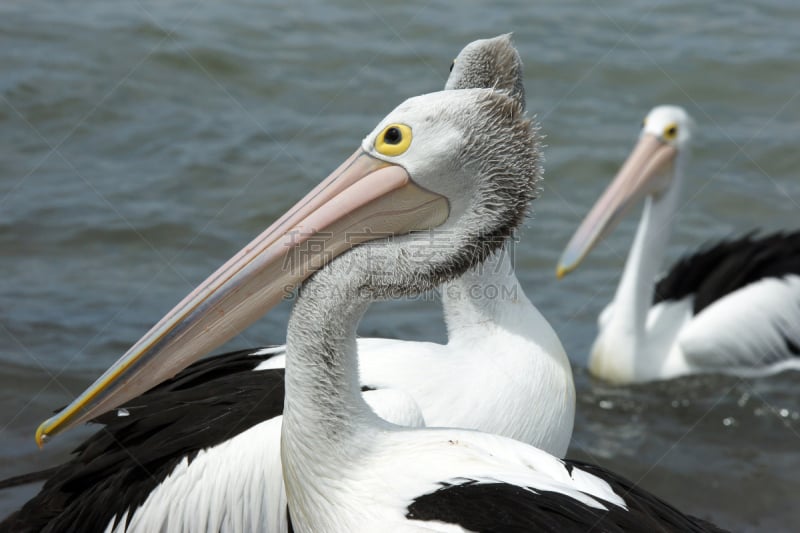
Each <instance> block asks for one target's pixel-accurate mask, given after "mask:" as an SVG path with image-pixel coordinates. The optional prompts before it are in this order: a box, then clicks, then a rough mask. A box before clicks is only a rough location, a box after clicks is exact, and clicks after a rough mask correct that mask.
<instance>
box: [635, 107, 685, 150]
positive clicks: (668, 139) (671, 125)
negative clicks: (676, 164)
mask: <svg viewBox="0 0 800 533" xmlns="http://www.w3.org/2000/svg"><path fill="white" fill-rule="evenodd" d="M694 126H695V124H694V120H693V119H692V117H690V116H689V113H687V112H686V110H685V109H684V108H682V107H679V106H674V105H660V106H657V107H654V108H653V109H651V110H650V112H649V113H648V114H647V116H646V117H645V118H644V121H643V122H642V135H645V134H650V135H652V136H654V137H656V138H657V139H659V140H660V141H661V142H663V143H666V144H669V145H672V146H674V147H675V148H676V149H677V150H679V151H683V150H686V149H688V148H689V143H690V141H691V140H692V133H693V132H694Z"/></svg>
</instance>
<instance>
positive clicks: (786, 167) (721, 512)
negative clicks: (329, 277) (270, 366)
mask: <svg viewBox="0 0 800 533" xmlns="http://www.w3.org/2000/svg"><path fill="white" fill-rule="evenodd" d="M799 23H800V5H798V4H797V3H796V2H791V1H789V0H781V1H778V0H776V1H767V0H761V1H758V2H747V3H745V2H727V3H721V2H720V3H713V4H712V3H698V2H689V1H680V0H665V1H662V2H645V1H637V2H628V1H621V0H619V1H612V2H586V3H585V2H540V3H531V2H524V1H522V0H518V1H504V2H495V3H492V4H491V5H489V3H483V2H472V1H470V2H460V3H457V4H456V3H452V4H450V3H446V2H442V1H431V2H361V1H346V2H339V3H338V5H337V6H332V5H330V3H328V2H323V1H321V0H315V1H299V2H256V1H243V0H234V1H230V2H214V1H194V2H193V1H172V0H153V1H134V2H128V3H117V2H100V1H97V0H93V1H88V0H84V1H67V2H56V1H53V0H50V1H44V0H28V1H25V2H23V1H18V0H12V1H5V2H2V3H0V274H2V275H1V276H0V363H1V364H2V372H0V477H5V476H8V475H12V474H16V473H20V472H23V471H27V470H29V469H34V468H40V467H45V466H48V465H52V464H55V463H57V462H59V461H61V460H63V459H64V458H65V457H66V456H67V452H68V451H69V450H70V449H71V448H72V447H74V446H75V445H76V443H77V442H79V440H80V439H81V438H82V437H83V436H85V435H86V434H87V432H86V430H85V429H82V430H78V431H74V432H72V433H71V434H67V435H64V436H63V437H59V438H57V439H55V440H54V441H53V442H52V443H51V444H50V445H48V447H47V449H45V450H44V451H38V450H37V449H36V447H35V444H34V442H33V432H34V429H35V427H36V425H37V424H38V423H39V422H40V421H41V420H43V419H44V418H45V417H47V416H48V414H49V413H50V412H51V411H52V410H53V409H55V408H56V407H58V406H60V405H63V404H65V403H67V402H68V401H69V400H70V399H71V398H73V397H74V396H75V395H76V394H78V393H79V392H80V391H81V390H82V389H83V388H84V387H85V386H86V385H88V384H89V383H90V382H91V381H92V380H93V379H94V378H95V377H96V376H97V375H99V373H100V372H101V371H102V370H103V369H105V368H106V367H107V366H108V365H109V364H110V363H111V362H112V361H113V360H115V359H116V358H117V357H118V356H119V355H120V354H121V353H122V352H123V351H124V350H125V349H126V348H127V347H128V346H129V345H130V344H131V343H132V342H133V341H135V340H136V339H137V338H138V337H139V336H140V335H141V334H142V333H143V332H144V331H145V330H146V329H147V328H148V327H149V326H150V325H151V324H152V323H153V322H154V321H155V320H157V319H158V318H159V317H161V316H162V315H163V313H165V312H166V311H167V310H169V308H171V307H172V306H173V305H174V304H175V303H176V302H177V301H178V300H179V299H180V298H181V297H182V296H183V295H184V294H185V293H187V292H188V291H189V290H190V289H191V288H192V287H193V286H194V285H195V284H196V283H198V282H199V281H201V280H202V279H204V278H205V277H206V275H208V274H209V273H210V272H211V271H212V270H213V269H214V268H216V267H217V266H218V265H219V264H221V263H222V262H223V261H224V260H225V259H226V258H228V257H229V256H230V255H231V254H232V253H233V252H235V251H236V250H238V249H239V248H240V247H241V246H242V245H243V244H245V243H246V242H248V241H249V239H250V238H251V237H252V236H254V235H255V234H257V233H258V232H259V231H261V229H263V228H264V227H265V226H266V225H267V224H268V223H269V222H271V221H272V220H273V219H274V218H276V217H277V216H278V215H279V214H280V213H282V212H283V210H284V209H286V208H287V207H288V206H289V205H290V204H291V203H293V202H294V201H295V200H296V199H298V198H299V197H300V195H301V194H302V193H304V192H305V191H307V190H308V189H310V188H311V186H312V185H314V184H315V183H316V182H317V181H318V180H319V179H320V178H321V177H322V176H324V175H325V174H327V172H329V171H330V170H332V169H333V168H334V167H335V165H336V164H338V163H339V162H340V161H341V160H342V159H343V158H344V157H345V156H347V155H349V154H350V153H351V152H352V150H353V149H354V148H355V147H356V146H357V143H359V142H360V140H361V138H362V137H363V135H364V134H365V133H367V132H368V131H369V130H371V129H372V127H373V126H374V124H375V123H376V122H377V121H378V120H379V119H380V118H382V116H383V115H384V114H385V113H386V112H388V111H389V110H391V109H392V108H393V107H394V106H395V105H396V104H398V103H399V102H400V101H402V100H403V99H405V98H407V97H409V96H413V95H416V94H419V93H423V92H429V91H433V90H438V89H440V88H441V87H442V86H443V84H444V81H445V79H446V77H447V68H448V66H449V64H450V62H451V60H452V58H453V57H454V56H455V54H456V53H457V52H458V51H459V50H460V49H461V47H462V46H463V45H464V44H466V43H467V42H469V41H472V40H474V39H476V38H482V37H489V36H494V35H497V34H499V33H504V32H508V31H514V40H515V43H516V45H517V46H518V48H519V50H520V52H521V54H522V57H523V60H524V61H525V68H526V70H525V72H526V80H525V81H526V86H527V89H528V107H529V109H530V110H531V111H532V112H535V113H537V114H538V116H539V119H540V120H541V122H542V125H543V128H544V131H545V132H546V134H547V144H548V147H547V150H546V158H547V161H546V168H547V172H546V179H547V182H546V185H545V190H544V194H543V196H542V198H541V199H540V200H538V201H537V202H535V205H534V216H533V217H532V218H531V219H530V220H529V221H528V223H527V224H526V228H525V229H524V230H523V232H522V233H521V235H520V237H521V240H520V242H519V243H518V244H517V247H516V267H517V272H518V274H519V276H520V278H521V280H522V282H523V286H524V287H525V289H526V291H527V293H528V294H529V295H530V297H531V298H532V300H533V301H534V303H535V304H536V305H537V306H538V307H539V308H540V309H541V310H542V311H543V312H544V314H545V315H546V316H547V317H548V319H549V320H550V321H551V323H552V325H553V326H554V327H555V328H556V330H557V331H558V333H559V335H560V336H561V339H562V341H563V342H564V345H565V347H566V348H567V351H568V353H569V354H570V357H571V359H572V361H573V365H574V367H575V374H576V381H577V386H578V417H577V421H576V429H575V436H574V440H573V448H572V450H571V452H570V455H572V456H573V457H577V458H583V459H588V460H592V461H595V462H599V463H601V464H603V465H605V466H607V467H610V468H612V469H615V470H617V471H619V472H621V473H623V474H625V475H626V476H628V477H630V478H631V479H633V480H634V481H637V482H639V483H640V484H641V485H642V486H644V487H646V488H648V489H650V490H652V491H655V492H656V493H657V494H659V495H661V496H662V497H664V498H667V499H668V500H670V501H671V502H673V503H674V504H676V505H677V506H679V507H680V508H682V509H683V510H685V511H689V512H692V513H695V514H698V515H701V516H704V517H707V518H711V519H713V520H715V521H717V522H719V523H720V524H721V525H724V526H727V527H730V528H734V529H736V530H740V531H781V530H782V531H791V530H795V529H796V528H797V527H798V526H800V506H799V505H798V503H797V501H798V495H799V494H800V480H799V478H800V476H799V475H798V474H799V473H800V453H799V452H800V420H798V418H800V395H798V392H797V389H798V386H800V375H798V374H797V373H787V374H784V375H781V376H778V377H773V378H769V379H757V380H739V379H736V378H729V377H718V376H705V377H696V378H690V379H682V380H676V381H672V382H668V383H660V384H655V385H646V386H635V387H610V386H606V385H603V384H601V383H599V382H596V381H594V380H592V379H591V378H589V377H588V376H587V373H586V371H585V365H586V357H587V353H588V348H589V346H590V343H591V341H592V339H593V336H594V334H595V317H596V316H597V314H598V312H599V311H600V310H601V309H602V307H603V306H604V305H605V303H606V302H607V301H608V300H609V299H610V298H611V296H612V294H613V290H614V287H615V284H616V282H617V279H618V275H619V272H620V269H621V267H622V263H623V260H624V257H625V254H626V252H627V247H628V246H629V244H630V242H631V239H632V236H633V231H634V228H635V225H636V222H637V221H636V218H635V217H631V218H630V219H629V220H626V221H625V222H624V223H623V224H622V227H621V228H620V229H619V230H618V231H617V232H616V233H615V234H614V235H613V237H612V238H611V239H609V240H608V241H607V244H606V245H605V246H601V247H600V248H599V249H598V250H597V251H596V252H595V253H594V254H593V256H592V257H591V258H590V260H589V261H588V262H587V263H586V264H585V265H584V267H583V268H582V269H581V270H579V271H578V272H577V273H575V274H573V275H571V276H570V277H568V278H567V279H566V280H565V281H562V282H556V280H555V278H554V275H553V269H554V266H555V263H556V260H557V258H558V256H559V253H560V251H561V249H562V248H563V246H564V245H565V243H566V241H567V240H568V238H569V236H570V234H571V232H572V231H573V230H574V229H575V227H576V225H577V224H578V222H579V221H580V219H581V218H582V216H583V214H584V213H585V211H586V210H587V209H588V208H589V206H590V205H591V204H592V202H593V200H594V199H595V198H596V197H597V195H598V194H599V192H600V191H601V190H602V188H603V187H604V186H605V184H606V183H607V182H608V180H609V179H610V177H611V176H612V175H613V173H614V172H615V171H616V169H617V167H618V166H619V164H620V163H621V161H622V159H623V158H624V157H625V155H626V154H627V152H628V150H629V149H630V148H631V146H632V143H633V141H634V140H635V137H636V134H637V130H638V127H639V124H640V122H641V119H642V117H643V116H644V114H645V113H646V112H647V110H648V109H649V108H651V107H652V106H653V105H656V104H660V103H677V104H680V105H683V106H685V107H686V108H687V109H688V110H689V112H690V113H691V114H692V115H693V116H694V118H695V119H696V121H697V123H698V130H699V131H698V133H697V135H696V141H695V149H694V158H693V162H692V164H691V168H690V170H689V176H688V178H689V181H690V183H689V186H688V187H687V189H688V190H687V193H686V195H685V201H684V204H683V206H682V208H681V210H680V212H679V213H678V216H677V218H676V219H675V223H674V226H675V227H674V232H673V239H672V241H671V243H670V246H669V251H668V256H669V258H670V260H674V259H675V258H677V257H679V256H680V255H681V253H684V252H686V251H688V250H691V249H694V248H695V247H697V246H699V245H701V244H703V243H705V242H708V241H709V240H712V239H715V238H720V237H725V236H730V235H735V234H738V233H741V232H744V231H746V230H749V229H751V228H755V227H759V228H764V229H766V230H771V229H780V228H797V227H798V213H799V212H800V211H799V206H800V181H799V180H798V179H797V174H796V169H797V166H798V162H799V161H800V157H799V156H798V139H799V138H800V127H798V123H800V120H799V119H800V98H798V90H799V89H800V69H799V68H798V67H799V65H798V60H797V58H798V57H800V41H799V40H798V31H797V28H798V24H799ZM287 312H288V306H285V305H284V306H282V307H280V308H279V309H277V310H276V311H275V312H273V313H271V314H270V315H269V316H267V317H265V318H264V319H263V320H262V321H261V322H259V323H258V324H257V325H256V326H254V327H253V328H251V329H250V330H248V331H247V332H246V333H245V334H244V335H243V336H242V337H241V338H240V339H239V340H237V341H236V342H235V343H234V346H236V347H247V346H255V345H259V344H264V343H274V342H282V341H283V338H284V331H285V323H286V317H287ZM361 333H362V334H364V335H380V336H397V337H402V338H407V339H428V340H436V341H442V340H444V333H443V322H442V320H441V313H440V310H439V307H438V305H436V304H435V303H432V302H430V301H428V302H425V301H403V302H391V303H387V304H381V305H378V306H375V307H374V308H373V309H372V310H371V312H370V314H369V316H368V317H367V318H366V319H365V320H364V322H363V324H362V326H361ZM35 489H36V487H27V488H25V489H23V490H19V491H6V492H2V493H0V516H3V515H5V514H7V513H8V512H9V511H10V510H11V509H12V508H14V507H15V506H18V505H19V504H20V503H21V502H23V501H24V500H25V499H26V498H27V497H29V496H30V495H31V494H32V492H33V491H34V490H35Z"/></svg>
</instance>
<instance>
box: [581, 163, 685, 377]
mask: <svg viewBox="0 0 800 533" xmlns="http://www.w3.org/2000/svg"><path fill="white" fill-rule="evenodd" d="M683 158H684V155H683V152H679V153H678V156H677V157H676V160H675V166H674V170H673V176H672V180H671V182H670V183H671V184H670V186H669V188H668V189H667V190H666V191H665V192H664V193H663V194H661V195H660V196H648V197H647V198H646V199H645V203H644V209H643V211H642V218H641V220H640V222H639V227H638V229H637V230H636V237H635V238H634V240H633V245H632V247H631V250H630V252H629V254H628V259H627V260H626V262H625V269H624V271H623V273H622V278H621V279H620V282H619V286H617V292H616V294H615V295H614V302H613V311H612V315H611V317H610V319H609V321H608V323H607V324H606V325H605V327H604V328H603V330H602V331H601V333H600V337H599V338H598V341H597V342H596V343H595V347H594V348H593V352H592V360H591V361H590V365H591V366H592V371H593V372H594V373H596V374H597V375H602V376H605V377H606V378H607V379H610V380H619V381H628V380H630V379H632V378H633V377H634V376H636V375H639V374H641V373H642V372H641V371H640V369H639V368H638V367H644V366H652V365H655V364H658V362H659V361H660V360H661V359H663V358H664V357H666V356H667V351H668V350H667V348H668V346H667V347H666V348H665V349H664V350H660V349H658V348H660V347H656V346H649V345H648V341H649V338H648V332H647V327H646V326H647V317H648V312H649V310H650V307H651V305H652V301H653V290H654V286H655V282H656V276H657V274H658V271H659V269H660V268H661V263H662V261H663V258H664V252H665V249H666V245H667V241H668V240H669V236H670V233H671V227H672V218H673V215H674V214H675V211H676V209H677V207H678V200H679V199H680V196H681V188H682V182H683V172H682V168H683ZM662 352H663V353H662Z"/></svg>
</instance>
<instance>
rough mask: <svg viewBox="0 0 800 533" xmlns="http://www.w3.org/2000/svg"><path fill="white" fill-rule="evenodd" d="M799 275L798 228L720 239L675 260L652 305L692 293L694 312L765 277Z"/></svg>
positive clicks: (658, 286) (656, 292)
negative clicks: (790, 231) (796, 229)
mask: <svg viewBox="0 0 800 533" xmlns="http://www.w3.org/2000/svg"><path fill="white" fill-rule="evenodd" d="M788 275H800V231H796V232H792V233H774V234H771V235H765V236H763V237H754V233H750V234H748V235H745V236H744V237H741V238H739V239H734V240H727V241H722V242H719V243H717V244H715V245H714V246H711V247H708V248H706V249H704V250H701V251H699V252H697V253H695V254H692V255H690V256H687V257H685V258H683V259H681V260H680V261H678V262H677V263H676V264H675V265H674V266H673V267H672V269H671V270H670V272H669V273H668V274H667V275H666V276H664V277H663V278H662V279H661V280H660V281H659V282H658V283H657V284H656V288H655V291H654V295H653V298H654V299H653V305H655V304H658V303H660V302H662V301H669V300H681V299H683V298H685V297H686V296H690V295H691V296H693V306H694V314H696V315H697V314H699V313H700V312H701V311H703V310H704V309H705V308H706V307H708V306H710V305H712V304H713V303H714V302H716V301H717V300H719V299H720V298H723V297H724V296H726V295H728V294H731V293H733V292H736V291H738V290H741V289H742V288H744V287H746V286H747V285H749V284H751V283H755V282H757V281H759V280H762V279H765V278H780V277H785V276H788Z"/></svg>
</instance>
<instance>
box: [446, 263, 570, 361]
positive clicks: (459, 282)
mask: <svg viewBox="0 0 800 533" xmlns="http://www.w3.org/2000/svg"><path fill="white" fill-rule="evenodd" d="M510 255H511V252H509V251H508V250H506V249H505V248H503V249H500V250H498V251H497V252H495V253H493V254H491V255H490V256H489V257H487V258H486V260H485V261H484V262H483V264H481V265H478V266H476V267H473V268H471V269H470V270H468V271H467V272H466V273H465V274H464V275H462V276H461V277H460V278H457V279H455V280H453V281H450V282H448V283H445V284H443V285H442V288H441V291H442V305H443V307H444V316H445V322H446V323H447V337H448V344H450V345H465V346H468V345H470V344H472V343H474V342H480V341H481V340H482V339H485V338H486V336H487V333H488V334H492V335H494V334H495V333H496V332H497V331H498V330H502V331H507V332H509V333H511V334H516V335H520V336H522V337H526V338H530V339H531V340H533V341H535V342H536V343H537V344H539V345H541V347H542V348H543V350H544V351H545V352H546V353H547V354H548V355H552V356H553V357H554V358H556V359H558V360H559V361H560V362H563V363H565V364H566V365H567V366H569V360H568V359H567V358H566V355H565V354H564V350H563V348H562V347H561V341H560V340H559V339H558V336H557V335H556V334H555V332H554V331H553V328H551V327H550V324H549V323H548V322H547V320H546V319H545V318H544V317H543V316H542V314H541V313H540V312H539V310H538V309H536V307H535V306H534V305H533V304H532V303H531V301H530V300H529V299H528V297H527V295H526V294H525V291H523V290H522V286H521V285H520V283H519V280H518V279H517V276H516V275H515V273H514V267H513V266H512V264H511V257H510ZM474 352H475V350H466V351H464V352H463V353H474Z"/></svg>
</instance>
